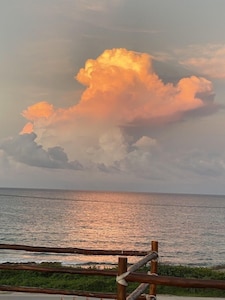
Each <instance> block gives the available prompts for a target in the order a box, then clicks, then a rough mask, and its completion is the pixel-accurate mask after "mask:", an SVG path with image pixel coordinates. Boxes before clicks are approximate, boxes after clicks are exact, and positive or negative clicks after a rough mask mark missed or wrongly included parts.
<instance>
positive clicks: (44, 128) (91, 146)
mask: <svg viewBox="0 0 225 300" xmlns="http://www.w3.org/2000/svg"><path fill="white" fill-rule="evenodd" d="M76 79H77V80H78V81H79V82H80V83H81V84H83V85H85V86H86V89H85V91H84V92H83V94H82V96H81V99H80V101H79V102H78V104H75V105H74V106H72V107H69V108H66V109H65V108H60V109H55V108H54V107H53V106H52V105H51V104H49V103H47V102H39V103H37V104H35V105H33V106H30V107H28V108H27V109H26V110H25V111H24V112H23V116H24V117H25V118H27V119H28V120H29V125H26V126H25V127H24V129H23V131H22V133H29V132H31V130H33V131H34V132H35V134H36V135H37V141H38V142H39V143H41V144H42V145H43V146H44V147H51V146H53V145H56V146H61V147H63V148H64V149H65V150H66V153H67V154H68V155H69V157H70V158H71V159H77V156H78V157H79V158H80V159H81V161H82V163H84V161H85V160H86V161H89V163H90V161H91V160H92V159H93V157H94V158H95V161H97V162H99V163H101V162H103V163H107V162H110V163H111V162H112V160H113V158H112V157H114V159H115V160H117V161H118V160H120V159H123V158H124V157H125V156H126V153H127V151H128V150H127V149H128V146H129V145H130V144H131V141H132V138H131V139H129V138H127V136H126V135H124V133H123V132H122V131H121V128H122V127H123V128H124V127H126V126H130V125H132V126H138V124H139V122H140V123H141V124H142V123H143V122H145V124H149V126H151V124H153V123H154V124H158V123H160V122H164V123H165V122H170V121H173V120H174V119H176V120H177V119H178V118H179V117H181V116H182V115H183V113H185V112H188V111H190V110H195V109H198V108H201V107H204V106H207V105H208V103H209V102H208V101H206V100H205V99H209V98H210V96H211V95H212V94H213V87H212V83H211V82H210V81H209V80H207V79H205V78H203V77H196V76H192V77H189V78H183V79H181V80H180V81H179V82H178V83H177V84H176V85H174V84H172V83H171V84H170V83H169V84H164V83H163V81H162V80H161V79H160V78H159V77H158V75H157V74H156V73H155V72H154V70H153V68H152V58H151V56H150V55H148V54H146V53H137V52H133V51H128V50H126V49H112V50H105V51H104V52H103V53H102V54H101V55H100V56H99V57H98V58H97V59H89V60H87V62H86V64H85V67H84V68H82V69H80V71H79V72H78V74H77V75H76ZM31 123H32V126H33V127H32V126H31ZM111 139H114V142H113V143H112V141H111ZM74 149H76V151H75V150H74ZM111 154H113V155H111Z"/></svg>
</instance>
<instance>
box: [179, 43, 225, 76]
mask: <svg viewBox="0 0 225 300" xmlns="http://www.w3.org/2000/svg"><path fill="white" fill-rule="evenodd" d="M176 53H177V54H178V55H179V56H181V57H182V58H181V59H180V63H181V64H182V65H184V66H185V67H187V68H191V69H192V70H193V71H196V72H199V73H200V74H203V75H205V76H208V77H210V78H221V79H224V78H225V67H224V66H225V45H224V44H207V45H191V46H189V47H187V48H186V49H180V50H177V51H176Z"/></svg>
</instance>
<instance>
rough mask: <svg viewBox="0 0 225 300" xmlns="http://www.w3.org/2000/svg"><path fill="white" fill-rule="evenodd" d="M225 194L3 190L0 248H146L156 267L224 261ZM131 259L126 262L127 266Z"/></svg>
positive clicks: (80, 258)
mask: <svg viewBox="0 0 225 300" xmlns="http://www.w3.org/2000/svg"><path fill="white" fill-rule="evenodd" d="M224 230H225V196H212V195H181V194H151V193H116V192H92V191H65V190H40V189H6V188H2V189H0V243H4V244H23V245H29V246H43V247H77V248H84V249H109V250H144V251H148V250H150V249H151V241H152V240H156V241H158V242H159V261H160V262H162V263H169V264H182V265H194V266H214V265H221V264H224V262H225V238H224ZM117 259H118V257H112V256H111V257H108V256H102V257H99V256H84V255H73V254H54V253H47V254H46V253H31V252H25V251H12V250H0V262H1V263H3V262H31V261H32V262H43V261H48V262H49V261H51V262H55V261H57V262H61V263H63V264H67V265H76V264H93V265H97V264H116V263H117ZM133 259H134V258H129V259H128V261H130V260H131V261H132V260H133Z"/></svg>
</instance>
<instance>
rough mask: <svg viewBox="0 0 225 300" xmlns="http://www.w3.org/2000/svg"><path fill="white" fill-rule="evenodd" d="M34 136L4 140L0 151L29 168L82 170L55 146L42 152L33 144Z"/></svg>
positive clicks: (25, 135)
mask: <svg viewBox="0 0 225 300" xmlns="http://www.w3.org/2000/svg"><path fill="white" fill-rule="evenodd" d="M36 137H37V136H36V134H35V133H31V134H23V135H19V136H17V137H15V138H10V139H6V140H4V141H3V142H2V143H1V144H0V149H2V150H4V152H5V153H7V154H8V155H9V156H10V157H12V158H13V159H14V160H15V161H18V162H21V163H25V164H27V165H30V166H36V167H41V168H55V169H77V170H80V169H82V165H81V164H80V163H78V162H77V161H74V162H69V161H68V157H67V155H66V153H65V152H64V150H63V148H61V147H59V146H56V147H52V148H48V149H47V150H44V149H43V147H42V146H40V145H38V144H37V143H36V142H35V139H36Z"/></svg>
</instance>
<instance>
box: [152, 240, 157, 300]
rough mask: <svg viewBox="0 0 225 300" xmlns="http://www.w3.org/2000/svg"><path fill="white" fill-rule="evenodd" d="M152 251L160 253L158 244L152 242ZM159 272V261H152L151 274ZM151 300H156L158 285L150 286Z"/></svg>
mask: <svg viewBox="0 0 225 300" xmlns="http://www.w3.org/2000/svg"><path fill="white" fill-rule="evenodd" d="M151 250H152V251H154V252H157V253H158V242H157V241H152V242H151ZM157 272H158V261H157V259H153V260H151V273H152V274H157ZM150 299H156V284H150Z"/></svg>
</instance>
